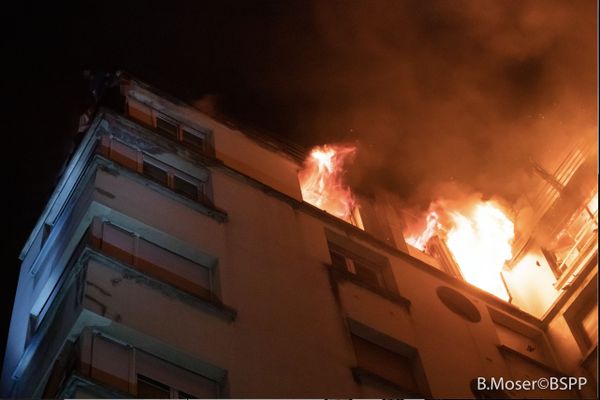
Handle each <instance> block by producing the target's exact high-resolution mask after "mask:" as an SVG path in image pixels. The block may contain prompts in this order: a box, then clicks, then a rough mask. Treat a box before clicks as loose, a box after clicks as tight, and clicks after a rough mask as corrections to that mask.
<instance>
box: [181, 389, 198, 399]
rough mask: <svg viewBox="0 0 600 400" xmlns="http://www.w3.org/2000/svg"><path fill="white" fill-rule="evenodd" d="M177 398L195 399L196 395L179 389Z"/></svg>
mask: <svg viewBox="0 0 600 400" xmlns="http://www.w3.org/2000/svg"><path fill="white" fill-rule="evenodd" d="M177 398H178V399H195V397H194V396H192V395H191V394H189V393H186V392H182V391H181V390H179V391H177Z"/></svg>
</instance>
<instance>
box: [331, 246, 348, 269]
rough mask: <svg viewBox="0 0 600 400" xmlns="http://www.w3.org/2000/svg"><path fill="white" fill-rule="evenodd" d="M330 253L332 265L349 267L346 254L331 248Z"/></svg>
mask: <svg viewBox="0 0 600 400" xmlns="http://www.w3.org/2000/svg"><path fill="white" fill-rule="evenodd" d="M329 255H330V256H331V265H333V266H334V267H338V268H343V269H347V268H348V267H347V266H346V256H344V255H343V254H340V253H338V252H336V251H334V250H329Z"/></svg>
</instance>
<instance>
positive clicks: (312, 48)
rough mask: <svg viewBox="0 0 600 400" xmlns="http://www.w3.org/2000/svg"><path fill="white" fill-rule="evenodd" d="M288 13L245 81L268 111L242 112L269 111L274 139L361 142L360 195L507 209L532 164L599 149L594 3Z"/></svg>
mask: <svg viewBox="0 0 600 400" xmlns="http://www.w3.org/2000/svg"><path fill="white" fill-rule="evenodd" d="M288 11H289V10H288ZM296 11H297V12H294V13H293V15H292V13H290V14H289V15H288V14H286V13H283V12H282V13H280V14H279V17H280V18H279V22H275V23H272V25H269V28H268V31H269V32H270V35H272V36H270V37H271V38H272V40H271V41H267V42H265V43H269V44H268V45H267V46H266V47H261V50H260V52H261V53H260V59H261V60H262V61H260V62H259V67H257V68H250V70H249V71H248V72H247V76H245V77H244V82H245V86H246V87H253V89H252V90H255V91H256V92H264V93H268V94H269V96H268V99H267V100H264V102H263V103H260V102H259V103H257V104H255V105H251V104H250V105H249V104H248V103H245V104H244V105H243V106H244V107H246V108H248V107H251V108H252V107H254V108H256V109H257V110H254V111H257V113H258V111H259V109H260V108H261V107H263V108H264V111H265V119H266V120H270V121H271V126H270V127H271V128H272V129H280V127H283V129H286V127H287V130H288V131H289V132H291V135H292V136H294V137H293V139H294V140H296V141H300V142H302V141H305V142H307V141H308V142H311V143H308V144H319V143H327V142H335V141H339V140H343V141H349V140H358V142H359V152H358V155H357V160H356V162H355V163H354V166H353V167H352V170H351V171H350V178H351V180H352V183H353V185H354V186H358V187H360V188H362V189H363V190H365V191H369V190H374V189H381V188H385V189H389V190H391V191H393V192H396V193H398V194H399V195H400V196H401V197H402V198H403V199H404V200H405V201H406V202H407V205H411V206H414V205H420V206H421V207H427V206H428V204H429V202H430V201H431V200H435V197H437V196H439V195H444V194H445V193H443V192H444V191H445V190H447V189H448V188H449V190H450V192H452V191H460V192H469V191H477V192H481V193H483V195H484V197H489V196H501V197H503V198H505V199H507V200H509V201H512V200H514V199H515V198H516V197H517V196H518V195H519V194H520V193H522V192H523V189H524V188H523V186H524V185H525V184H526V182H527V177H528V176H529V175H530V174H531V173H532V172H531V168H530V165H531V160H547V159H552V157H555V156H556V154H558V153H557V152H558V151H559V150H562V149H564V148H565V146H566V145H567V144H569V143H571V142H573V141H574V140H575V139H576V138H579V137H583V136H587V137H590V138H591V139H592V142H593V141H594V140H595V137H596V131H597V119H596V110H597V97H596V96H597V94H596V58H597V50H596V48H597V43H596V29H597V20H596V15H597V14H596V2H595V1H594V0H578V1H572V2H566V1H562V0H556V1H553V0H550V1H537V0H536V1H532V0H529V1H528V0H526V1H497V0H463V1H426V2H424V1H408V0H404V1H397V0H394V1H356V2H347V1H344V2H315V3H314V5H313V7H312V9H310V11H309V12H307V11H306V10H305V9H303V11H302V12H300V11H299V10H296ZM293 32H295V33H293ZM247 61H248V60H247ZM249 62H250V63H252V61H249ZM251 82H255V83H251ZM269 102H270V103H269ZM274 103H276V104H283V105H284V106H281V107H279V108H275V109H272V108H269V107H268V104H274ZM233 108H235V107H233ZM254 111H252V110H250V111H249V112H252V113H254ZM257 113H254V115H256V114H257ZM278 118H279V119H280V120H285V121H284V122H281V121H280V122H279V126H278V125H277V124H278V122H277V121H278ZM267 125H268V124H267ZM307 134H308V135H309V136H308V138H307V136H306V135H307ZM453 183H454V186H456V187H454V188H453V187H452V184H453ZM457 188H458V189H457Z"/></svg>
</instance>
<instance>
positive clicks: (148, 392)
mask: <svg viewBox="0 0 600 400" xmlns="http://www.w3.org/2000/svg"><path fill="white" fill-rule="evenodd" d="M137 387H138V393H137V398H138V399H170V398H171V389H170V388H169V386H167V385H165V384H164V383H160V382H158V381H155V380H154V379H150V378H148V377H146V376H143V375H138V382H137Z"/></svg>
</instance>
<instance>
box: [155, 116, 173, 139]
mask: <svg viewBox="0 0 600 400" xmlns="http://www.w3.org/2000/svg"><path fill="white" fill-rule="evenodd" d="M156 130H157V131H158V132H159V133H160V134H161V135H163V136H166V137H170V138H173V139H177V131H178V127H177V123H176V122H175V121H172V120H170V118H168V117H166V116H163V115H160V116H157V117H156Z"/></svg>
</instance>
